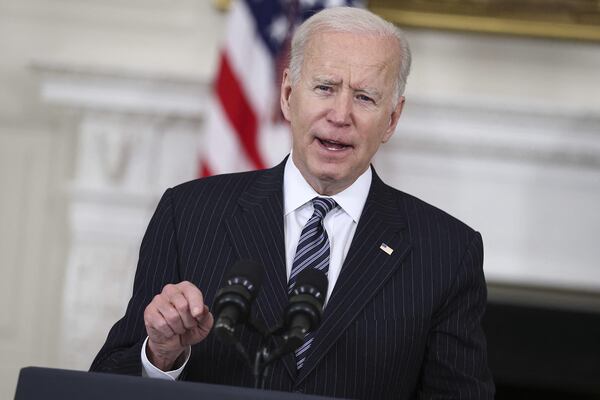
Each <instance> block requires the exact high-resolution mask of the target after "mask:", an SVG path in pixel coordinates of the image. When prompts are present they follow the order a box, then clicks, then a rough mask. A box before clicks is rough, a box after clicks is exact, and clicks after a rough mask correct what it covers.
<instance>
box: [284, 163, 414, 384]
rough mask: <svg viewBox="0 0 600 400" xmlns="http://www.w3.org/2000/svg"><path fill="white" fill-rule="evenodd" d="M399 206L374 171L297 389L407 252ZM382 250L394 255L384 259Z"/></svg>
mask: <svg viewBox="0 0 600 400" xmlns="http://www.w3.org/2000/svg"><path fill="white" fill-rule="evenodd" d="M404 227H405V224H404V222H403V220H402V217H401V214H400V212H399V210H398V206H397V200H396V198H395V196H394V195H393V193H392V192H391V189H390V188H389V187H387V186H386V185H385V184H384V183H383V182H382V181H381V180H380V179H379V177H378V176H377V174H376V173H375V171H374V170H373V181H372V183H371V189H370V191H369V195H368V197H367V201H366V203H365V207H364V209H363V212H362V215H361V217H360V220H359V223H358V226H357V229H356V232H355V234H354V239H353V240H352V245H351V246H350V249H349V251H348V254H347V255H346V259H345V261H344V264H343V267H342V270H341V272H340V275H339V277H338V280H337V282H336V285H335V288H334V290H333V293H332V295H331V298H330V299H329V302H328V303H327V305H326V307H325V310H324V315H323V321H322V323H321V326H320V327H319V330H318V331H317V334H316V336H315V340H314V342H313V344H312V346H311V350H310V354H309V355H308V357H307V359H306V361H305V363H304V366H303V367H302V369H301V370H300V375H299V376H298V379H297V381H296V382H295V384H296V385H299V384H300V383H301V382H302V381H303V380H304V379H305V378H306V376H307V375H308V374H309V373H310V372H311V371H312V370H313V369H314V368H315V366H316V365H317V363H318V362H319V361H320V360H321V359H322V358H323V356H324V355H325V353H327V351H328V350H329V349H330V348H331V346H333V344H334V343H335V341H336V340H337V339H338V338H339V337H340V336H341V335H342V333H343V332H344V331H345V330H346V329H347V328H348V326H349V325H350V324H351V323H352V321H353V320H354V319H355V318H356V316H357V315H358V314H359V312H360V311H361V310H362V308H363V307H364V306H365V304H367V303H368V301H369V299H370V298H371V297H372V296H373V295H374V294H375V293H377V292H378V290H379V289H380V288H381V287H382V286H383V284H384V283H385V281H386V280H387V279H388V278H389V277H390V276H391V275H392V274H393V273H394V272H395V270H396V269H397V268H398V267H399V266H400V264H401V261H402V260H403V259H404V257H405V256H406V254H408V251H409V250H410V243H409V242H408V240H407V239H406V238H405V237H403V235H402V231H403V229H404ZM382 244H385V245H387V246H388V247H389V248H390V249H393V252H392V254H388V253H387V252H385V251H383V250H382V249H381V248H380V247H381V245H382Z"/></svg>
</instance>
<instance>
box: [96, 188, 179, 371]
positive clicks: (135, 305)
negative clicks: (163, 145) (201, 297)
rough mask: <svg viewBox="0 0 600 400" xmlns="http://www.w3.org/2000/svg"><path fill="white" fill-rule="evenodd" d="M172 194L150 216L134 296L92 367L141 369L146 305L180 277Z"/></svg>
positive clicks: (102, 369)
mask: <svg viewBox="0 0 600 400" xmlns="http://www.w3.org/2000/svg"><path fill="white" fill-rule="evenodd" d="M171 196H172V189H169V190H167V191H166V192H165V194H164V195H163V197H162V198H161V200H160V202H159V204H158V207H157V209H156V211H155V212H154V215H153V217H152V219H151V220H150V224H149V225H148V229H147V230H146V233H145V235H144V238H143V240H142V244H141V247H140V254H139V260H138V265H137V270H136V274H135V280H134V284H133V296H132V297H131V300H130V301H129V304H128V306H127V311H126V312H125V316H124V317H123V318H121V319H120V320H119V321H118V322H117V323H116V324H115V325H114V326H113V327H112V329H111V330H110V332H109V334H108V338H107V339H106V343H105V344H104V346H103V347H102V349H101V350H100V352H99V353H98V355H97V356H96V358H95V359H94V361H93V363H92V366H91V367H90V371H96V372H110V373H117V374H127V375H141V373H142V364H141V357H140V354H141V348H142V344H143V342H144V340H145V338H146V328H145V326H144V309H145V308H146V306H147V305H148V304H149V303H150V301H151V300H152V298H153V297H154V296H155V295H156V294H158V293H160V292H161V290H162V288H163V287H164V286H165V285H166V284H168V283H177V282H179V280H180V278H179V273H178V270H179V268H178V265H179V262H178V258H179V257H178V252H177V237H176V231H175V224H174V217H173V205H172V200H171ZM114 279H119V277H118V276H115V277H114Z"/></svg>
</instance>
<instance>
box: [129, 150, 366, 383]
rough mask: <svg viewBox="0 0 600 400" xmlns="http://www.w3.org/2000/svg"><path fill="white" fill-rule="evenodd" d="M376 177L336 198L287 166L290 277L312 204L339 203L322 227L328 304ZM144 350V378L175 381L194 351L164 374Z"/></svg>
mask: <svg viewBox="0 0 600 400" xmlns="http://www.w3.org/2000/svg"><path fill="white" fill-rule="evenodd" d="M372 179H373V175H372V172H371V168H367V170H366V171H365V172H364V173H363V174H362V175H360V176H359V177H358V179H356V181H354V183H353V184H352V185H351V186H350V187H348V188H346V189H345V190H344V191H342V192H340V193H338V194H335V195H333V196H321V195H319V194H318V193H317V192H316V191H315V190H314V189H313V188H312V187H311V186H310V185H309V184H308V182H306V180H305V179H304V177H303V176H302V174H301V173H300V171H299V170H298V168H297V167H296V165H295V164H294V162H293V161H292V156H291V155H290V156H289V157H288V159H287V162H286V164H285V170H284V174H283V213H284V222H283V224H284V225H283V227H284V233H285V261H286V263H285V264H286V272H287V277H288V279H289V277H290V271H291V270H292V263H293V261H294V255H295V254H296V246H297V245H298V240H299V239H300V234H301V233H302V229H303V228H304V225H306V222H307V221H308V220H309V219H310V217H311V216H312V214H313V205H312V202H311V200H312V199H313V198H315V197H319V196H321V197H331V198H332V199H334V200H335V201H336V203H337V204H338V206H339V207H336V208H335V209H333V210H331V211H330V212H329V213H327V215H326V216H325V218H324V219H323V226H324V227H325V230H326V231H327V236H328V237H329V244H330V256H329V257H330V258H329V273H328V274H327V278H328V280H329V285H328V288H327V297H326V302H327V301H328V300H329V298H330V297H331V293H332V291H333V288H334V286H335V283H336V282H337V278H338V276H339V275H340V271H341V269H342V264H343V263H344V259H345V258H346V254H348V249H349V248H350V244H351V243H352V238H353V237H354V232H355V231H356V226H357V225H358V220H359V219H360V215H361V214H362V210H363V208H364V206H365V202H366V200H367V195H368V194H369V188H370V187H371V180H372ZM147 342H148V338H146V341H144V345H143V346H142V354H141V358H142V376H147V377H151V378H159V379H170V380H176V379H177V378H178V377H179V375H180V374H181V371H183V369H184V368H185V365H186V364H187V362H188V360H189V358H190V354H191V348H190V347H188V348H187V349H186V354H185V360H184V362H183V364H182V365H181V366H180V367H179V368H177V369H176V370H173V371H167V372H164V371H161V370H160V369H158V368H156V367H155V366H154V365H152V363H151V362H150V361H149V360H148V357H147V356H146V343H147Z"/></svg>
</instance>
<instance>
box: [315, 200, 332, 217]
mask: <svg viewBox="0 0 600 400" xmlns="http://www.w3.org/2000/svg"><path fill="white" fill-rule="evenodd" d="M312 203H313V208H314V210H315V211H314V213H315V214H316V215H317V216H318V217H319V218H320V219H323V218H325V215H327V213H328V212H329V211H331V210H333V209H334V208H335V207H337V203H336V202H335V200H334V199H332V198H329V197H315V198H314V199H312Z"/></svg>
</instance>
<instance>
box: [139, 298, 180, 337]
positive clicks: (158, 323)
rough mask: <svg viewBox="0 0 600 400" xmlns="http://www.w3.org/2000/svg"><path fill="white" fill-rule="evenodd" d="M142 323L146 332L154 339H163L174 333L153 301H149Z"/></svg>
mask: <svg viewBox="0 0 600 400" xmlns="http://www.w3.org/2000/svg"><path fill="white" fill-rule="evenodd" d="M144 324H145V325H146V333H148V336H150V337H151V338H153V339H156V341H163V340H166V339H169V338H171V337H172V336H173V335H174V332H173V330H172V329H171V327H169V324H168V323H167V321H165V319H164V318H163V316H162V314H161V313H160V312H159V311H158V309H157V308H156V306H155V304H154V303H150V304H149V305H148V307H146V310H145V311H144Z"/></svg>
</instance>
